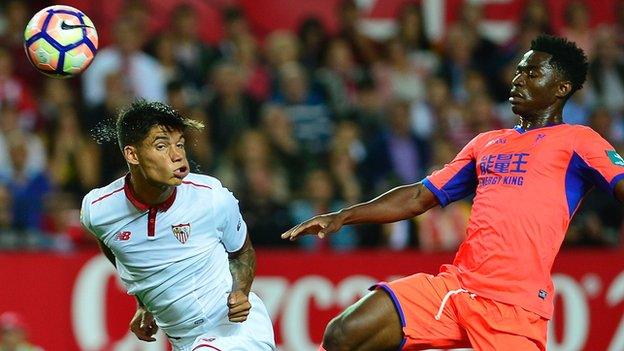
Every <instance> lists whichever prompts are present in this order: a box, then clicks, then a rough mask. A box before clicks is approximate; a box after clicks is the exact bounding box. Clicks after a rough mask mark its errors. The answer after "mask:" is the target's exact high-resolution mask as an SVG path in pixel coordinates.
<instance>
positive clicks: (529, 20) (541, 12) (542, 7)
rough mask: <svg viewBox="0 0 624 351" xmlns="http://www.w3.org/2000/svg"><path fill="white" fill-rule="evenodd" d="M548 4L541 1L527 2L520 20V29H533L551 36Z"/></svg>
mask: <svg viewBox="0 0 624 351" xmlns="http://www.w3.org/2000/svg"><path fill="white" fill-rule="evenodd" d="M550 20H551V16H550V14H549V13H548V4H547V3H546V2H544V1H542V0H529V1H528V2H527V3H526V5H524V10H523V11H522V16H521V18H520V27H521V28H525V29H528V28H531V29H535V30H536V31H537V32H539V33H546V34H553V30H552V26H551V24H550Z"/></svg>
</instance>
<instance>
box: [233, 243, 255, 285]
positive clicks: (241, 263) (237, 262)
mask: <svg viewBox="0 0 624 351" xmlns="http://www.w3.org/2000/svg"><path fill="white" fill-rule="evenodd" d="M247 240H249V239H247ZM230 273H231V274H232V291H236V290H241V291H243V292H244V293H245V294H249V291H250V290H251V283H253V280H254V277H255V275H256V252H255V250H254V249H253V247H252V246H251V244H248V242H245V245H243V248H242V249H241V250H240V251H238V252H236V253H235V254H234V255H231V256H230Z"/></svg>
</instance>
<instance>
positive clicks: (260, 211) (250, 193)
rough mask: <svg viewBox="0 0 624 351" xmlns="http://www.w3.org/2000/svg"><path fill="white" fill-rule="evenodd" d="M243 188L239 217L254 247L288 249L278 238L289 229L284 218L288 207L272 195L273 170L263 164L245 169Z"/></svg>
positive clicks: (287, 222)
mask: <svg viewBox="0 0 624 351" xmlns="http://www.w3.org/2000/svg"><path fill="white" fill-rule="evenodd" d="M239 176H242V177H243V179H244V180H243V181H244V185H243V188H242V189H241V190H242V191H241V192H240V193H239V194H240V197H241V205H240V206H241V213H243V216H244V217H245V222H246V223H247V228H248V230H249V233H251V234H250V235H251V237H252V238H253V243H254V246H256V247H263V246H264V247H266V246H270V247H277V246H285V245H289V244H290V243H289V242H288V241H284V240H282V239H281V238H280V234H281V233H283V232H285V231H287V230H288V229H290V227H291V226H292V225H293V222H291V221H290V219H289V217H288V206H287V205H286V202H285V201H284V199H283V198H280V196H279V194H278V191H276V190H277V189H276V184H275V176H276V169H274V168H273V167H271V166H270V165H267V164H252V165H248V166H247V167H245V170H244V173H243V174H239Z"/></svg>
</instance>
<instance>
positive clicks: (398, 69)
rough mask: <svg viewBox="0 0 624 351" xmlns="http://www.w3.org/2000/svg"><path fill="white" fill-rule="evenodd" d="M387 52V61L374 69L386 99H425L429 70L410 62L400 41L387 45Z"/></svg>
mask: <svg viewBox="0 0 624 351" xmlns="http://www.w3.org/2000/svg"><path fill="white" fill-rule="evenodd" d="M386 52H387V57H386V60H385V61H384V62H381V63H379V64H376V65H375V67H374V69H373V71H374V74H375V78H376V80H377V82H378V84H379V88H380V89H381V90H382V94H383V97H384V99H385V100H388V99H392V98H398V99H403V100H406V101H415V100H421V99H423V98H424V97H425V81H426V80H427V78H428V76H429V73H430V70H429V68H428V67H424V66H420V65H419V64H418V62H417V61H412V60H410V58H409V56H408V53H407V50H406V48H405V46H404V45H403V43H402V42H401V41H400V40H398V39H392V40H390V41H389V42H388V43H387V47H386Z"/></svg>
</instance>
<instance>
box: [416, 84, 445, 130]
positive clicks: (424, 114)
mask: <svg viewBox="0 0 624 351" xmlns="http://www.w3.org/2000/svg"><path fill="white" fill-rule="evenodd" d="M425 91H426V93H427V95H426V97H425V99H423V100H418V101H414V102H413V103H412V104H411V106H410V124H411V128H412V131H413V132H414V134H416V135H417V136H418V137H419V138H422V139H429V138H431V137H432V136H433V134H434V133H436V132H437V133H441V134H444V133H445V125H444V124H443V123H441V120H442V118H441V113H442V111H444V110H445V109H446V107H447V104H448V102H449V100H451V96H450V92H449V88H448V86H447V85H446V83H445V82H444V81H443V80H442V79H440V78H436V77H432V78H431V79H429V80H428V81H427V83H426V89H425Z"/></svg>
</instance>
